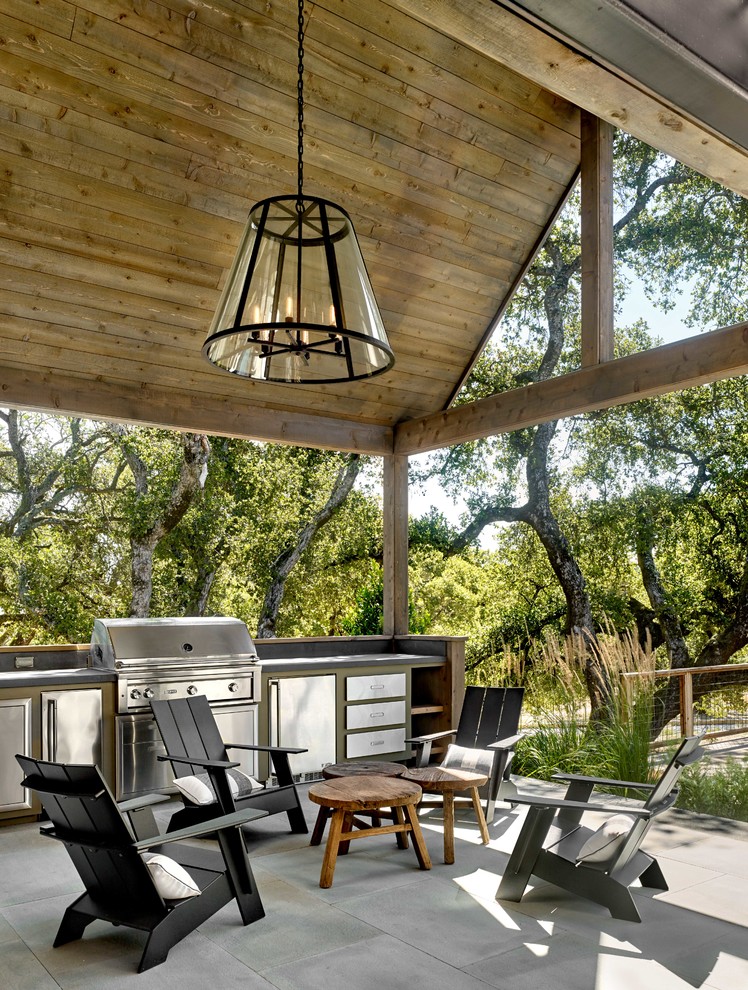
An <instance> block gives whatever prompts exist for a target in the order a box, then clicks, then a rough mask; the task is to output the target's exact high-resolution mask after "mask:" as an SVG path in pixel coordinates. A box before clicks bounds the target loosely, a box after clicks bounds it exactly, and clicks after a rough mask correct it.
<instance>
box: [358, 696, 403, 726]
mask: <svg viewBox="0 0 748 990" xmlns="http://www.w3.org/2000/svg"><path fill="white" fill-rule="evenodd" d="M404 724H405V702H404V701H383V702H379V704H375V705H348V706H347V707H346V710H345V727H346V729H376V728H378V727H379V726H380V725H404Z"/></svg>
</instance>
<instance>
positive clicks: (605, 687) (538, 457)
mask: <svg viewBox="0 0 748 990" xmlns="http://www.w3.org/2000/svg"><path fill="white" fill-rule="evenodd" d="M555 430H556V423H543V424H542V425H541V426H539V427H538V428H537V429H536V431H535V435H534V437H533V443H532V449H531V451H530V453H529V455H528V458H527V486H528V492H529V498H528V500H527V506H526V521H527V523H528V524H529V525H530V526H532V528H533V530H534V531H535V533H536V535H537V537H538V539H539V540H540V542H541V543H542V544H543V548H544V550H545V552H546V554H547V556H548V561H549V563H550V565H551V567H552V568H553V573H554V574H555V575H556V578H557V580H558V583H559V584H560V585H561V589H562V591H563V593H564V598H565V599H566V632H567V635H570V636H572V637H574V639H575V640H576V641H577V642H578V643H579V644H580V645H581V646H582V647H583V648H584V653H585V665H584V676H585V683H586V685H587V691H588V693H589V696H590V708H591V719H592V722H593V724H597V723H599V722H601V721H602V720H603V719H604V718H605V715H606V713H607V712H608V709H609V706H610V701H611V686H610V681H609V678H608V676H607V672H606V670H605V667H604V666H603V664H602V663H601V662H600V654H599V650H598V645H597V636H596V633H595V624H594V619H593V616H592V603H591V602H590V596H589V593H588V591H587V583H586V581H585V579H584V575H583V574H582V571H581V568H580V567H579V564H578V563H577V560H576V557H575V556H574V554H573V552H572V549H571V546H570V544H569V541H568V540H567V538H566V536H565V535H564V533H563V532H562V531H561V527H560V526H559V524H558V520H557V519H556V517H555V515H554V513H553V510H552V508H551V501H550V491H549V483H548V449H549V447H550V443H551V440H552V438H553V434H554V433H555Z"/></svg>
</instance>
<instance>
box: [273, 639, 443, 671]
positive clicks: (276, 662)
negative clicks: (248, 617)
mask: <svg viewBox="0 0 748 990" xmlns="http://www.w3.org/2000/svg"><path fill="white" fill-rule="evenodd" d="M255 646H257V641H255ZM434 659H435V658H434V657H429V656H424V655H423V654H415V653H353V654H348V653H343V654H338V655H336V656H323V657H284V658H278V659H273V660H263V659H260V660H259V661H258V662H257V666H258V667H260V668H261V669H262V671H263V672H264V673H269V674H274V673H287V672H289V671H292V670H298V671H303V672H304V673H314V672H315V670H317V669H319V668H322V667H328V668H332V669H334V670H340V669H342V668H344V667H379V666H381V667H391V666H393V665H396V666H403V665H413V664H424V663H425V664H433V663H434Z"/></svg>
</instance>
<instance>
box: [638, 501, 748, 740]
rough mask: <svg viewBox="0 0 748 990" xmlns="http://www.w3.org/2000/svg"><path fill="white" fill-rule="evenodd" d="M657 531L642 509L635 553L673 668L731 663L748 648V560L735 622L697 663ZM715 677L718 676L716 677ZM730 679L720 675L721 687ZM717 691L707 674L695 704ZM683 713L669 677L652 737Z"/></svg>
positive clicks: (696, 689) (657, 700) (657, 698)
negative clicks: (657, 554)
mask: <svg viewBox="0 0 748 990" xmlns="http://www.w3.org/2000/svg"><path fill="white" fill-rule="evenodd" d="M653 546H654V529H653V525H652V520H651V517H650V516H649V514H648V513H647V512H646V511H645V510H644V509H640V510H639V512H638V514H637V532H636V552H637V559H638V561H639V568H640V570H641V573H642V580H643V582H644V587H645V590H646V592H647V595H648V597H649V601H650V604H651V606H652V609H653V611H654V613H655V616H656V618H657V620H658V622H659V623H660V626H661V628H662V631H663V635H664V638H665V645H666V648H667V654H668V659H669V661H670V666H671V667H672V668H674V669H682V668H684V667H688V668H692V669H694V670H704V671H705V672H706V671H707V670H708V668H709V667H713V666H718V665H720V664H725V663H728V662H729V660H730V658H731V657H733V656H734V655H735V654H736V653H737V652H738V650H741V649H742V648H743V647H744V646H746V645H748V558H746V560H745V561H744V563H743V574H742V578H741V581H740V587H739V589H738V593H737V599H736V603H735V612H734V615H733V618H732V620H731V621H730V622H729V623H728V624H727V625H726V626H725V627H724V628H723V629H721V630H720V631H719V632H717V633H715V635H714V636H712V637H711V639H710V640H709V641H708V642H707V643H706V644H705V645H704V647H703V648H702V650H701V652H700V653H699V655H698V656H697V657H696V659H695V660H693V659H692V658H691V652H690V650H689V649H688V644H687V642H686V638H685V635H684V632H683V628H682V625H681V622H680V619H679V617H678V615H677V613H676V612H675V610H674V609H673V607H672V606H671V605H670V602H669V598H668V595H667V592H666V590H665V587H664V585H663V582H662V578H661V576H660V572H659V570H658V568H657V564H656V563H655V559H654V551H653ZM714 676H715V677H716V676H717V675H714ZM727 680H729V677H725V676H724V675H721V676H720V684H719V686H722V684H723V683H724V682H726V681H727ZM714 689H715V683H714V678H713V677H709V676H708V674H706V673H705V674H704V676H702V677H698V678H696V679H695V681H694V685H693V697H694V701H697V700H698V699H699V698H702V697H704V696H705V695H707V694H709V692H710V691H713V690H714ZM679 712H680V687H679V683H678V679H676V678H674V677H673V678H667V679H666V681H665V683H664V684H663V686H662V687H660V688H658V689H657V690H656V691H655V694H654V709H653V713H652V726H651V737H652V739H656V738H657V736H658V735H659V734H660V733H661V732H662V730H663V729H664V727H665V726H666V725H667V724H668V722H670V721H671V720H672V719H674V718H676V716H677V715H678V713H679Z"/></svg>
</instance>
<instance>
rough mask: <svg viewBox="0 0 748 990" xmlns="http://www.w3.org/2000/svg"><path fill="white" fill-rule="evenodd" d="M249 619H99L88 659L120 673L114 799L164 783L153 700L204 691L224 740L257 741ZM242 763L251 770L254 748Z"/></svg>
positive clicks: (166, 773) (167, 775) (256, 683)
mask: <svg viewBox="0 0 748 990" xmlns="http://www.w3.org/2000/svg"><path fill="white" fill-rule="evenodd" d="M257 659H258V657H257V653H256V651H255V648H254V644H253V642H252V638H251V637H250V635H249V631H248V630H247V627H246V625H245V624H244V623H243V622H241V621H240V620H239V619H231V618H165V619H96V620H95V622H94V627H93V632H92V635H91V665H92V666H93V667H99V668H103V669H105V670H111V671H114V672H115V673H116V675H117V714H116V716H115V723H116V726H115V727H116V741H117V744H116V745H117V751H116V757H117V787H116V791H117V798H118V799H119V800H123V799H125V798H129V797H134V796H136V795H138V794H143V793H146V792H148V791H153V790H160V789H163V788H165V787H169V785H170V784H171V779H172V772H171V768H170V767H169V766H168V764H163V763H159V762H158V761H157V759H156V757H157V756H158V755H159V754H162V753H163V752H164V749H163V745H162V743H161V737H160V736H159V734H158V730H157V728H156V725H155V722H154V721H153V717H152V715H151V711H150V702H151V701H152V700H157V701H158V700H164V699H169V700H173V699H174V698H186V697H189V696H191V695H195V694H204V695H205V696H206V697H207V698H208V701H209V702H210V704H211V708H212V709H213V714H214V715H215V717H216V721H217V722H218V725H219V729H220V730H221V733H222V735H223V737H224V739H226V740H228V741H231V742H234V743H247V744H250V745H254V744H255V743H256V726H257V703H258V702H259V700H260V697H259V696H260V677H259V671H257V669H256V668H255V664H256V663H257ZM242 768H243V769H244V770H245V772H246V773H249V774H252V775H256V765H255V760H254V754H252V753H250V754H248V756H247V757H246V758H245V760H244V761H243V764H242Z"/></svg>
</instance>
